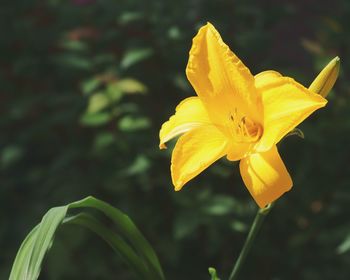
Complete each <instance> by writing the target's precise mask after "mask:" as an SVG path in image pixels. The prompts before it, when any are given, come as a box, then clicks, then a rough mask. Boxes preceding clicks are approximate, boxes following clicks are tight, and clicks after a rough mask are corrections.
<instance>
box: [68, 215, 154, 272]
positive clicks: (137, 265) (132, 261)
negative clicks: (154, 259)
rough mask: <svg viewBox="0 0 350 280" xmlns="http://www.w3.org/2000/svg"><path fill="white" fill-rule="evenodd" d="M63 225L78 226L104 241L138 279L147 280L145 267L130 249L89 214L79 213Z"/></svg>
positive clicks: (116, 235)
mask: <svg viewBox="0 0 350 280" xmlns="http://www.w3.org/2000/svg"><path fill="white" fill-rule="evenodd" d="M64 223H65V224H75V225H80V226H83V227H85V228H88V229H90V230H91V231H92V232H94V233H96V234H97V235H99V236H100V237H101V238H102V239H104V240H105V241H106V242H107V243H108V244H109V245H110V246H111V247H112V249H113V250H114V251H115V252H116V253H118V254H119V255H120V256H121V257H122V259H123V260H124V261H125V263H126V264H128V265H129V266H130V268H131V269H132V270H133V271H134V272H135V273H136V275H137V276H138V279H149V277H148V272H147V267H146V266H145V264H144V263H143V262H142V260H141V259H140V258H139V256H138V255H137V254H135V252H134V251H133V250H132V249H131V247H130V246H129V245H128V244H127V243H126V242H125V241H124V240H123V239H122V238H120V236H119V235H118V234H116V233H115V232H113V231H112V230H110V229H109V228H107V227H106V226H105V225H103V224H102V223H100V222H99V221H98V220H97V219H95V218H94V217H93V216H91V215H90V214H86V213H80V214H78V215H75V216H72V217H69V218H67V219H65V220H64Z"/></svg>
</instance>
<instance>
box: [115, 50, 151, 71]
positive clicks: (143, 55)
mask: <svg viewBox="0 0 350 280" xmlns="http://www.w3.org/2000/svg"><path fill="white" fill-rule="evenodd" d="M152 54H153V50H152V49H149V48H142V49H132V50H129V51H127V52H126V54H125V55H124V57H123V59H122V61H121V63H120V66H121V67H122V68H124V69H126V68H129V67H130V66H132V65H134V64H136V63H138V62H140V61H142V60H145V59H147V58H148V57H150V56H151V55H152Z"/></svg>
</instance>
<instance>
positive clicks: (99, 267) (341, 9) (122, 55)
mask: <svg viewBox="0 0 350 280" xmlns="http://www.w3.org/2000/svg"><path fill="white" fill-rule="evenodd" d="M207 21H210V22H212V23H213V24H214V25H215V26H216V28H217V29H218V30H219V31H220V33H221V35H222V37H223V38H224V40H225V42H227V43H228V45H229V46H230V47H231V48H232V49H233V50H234V51H235V52H236V53H237V54H238V55H239V57H240V58H241V59H242V60H243V61H244V62H245V64H246V65H247V66H248V67H249V68H250V69H251V71H252V73H254V74H256V73H258V72H260V71H262V70H268V69H274V70H277V71H279V72H281V73H283V74H284V75H289V76H292V77H294V78H295V79H297V80H298V81H299V82H301V83H303V84H304V85H306V86H307V85H309V84H310V83H311V82H312V80H313V78H314V77H315V76H316V75H317V73H318V72H319V71H320V69H322V67H323V66H324V65H325V64H326V63H327V62H328V61H329V60H330V59H331V58H333V57H334V56H336V55H338V56H340V57H341V59H342V62H341V63H342V64H341V73H340V77H339V79H338V82H337V84H336V86H335V88H334V90H333V91H332V93H331V94H330V95H329V97H328V99H329V103H328V105H327V107H326V108H325V109H322V110H320V111H318V112H316V113H315V114H314V115H313V116H312V117H311V118H309V119H308V120H307V121H306V122H304V123H303V124H302V125H301V126H300V128H302V129H303V131H304V133H305V140H302V139H300V138H298V137H290V138H287V139H286V140H285V141H284V142H283V144H282V145H281V149H280V151H281V154H282V157H283V159H284V160H285V163H286V165H287V166H288V169H289V170H290V173H291V174H292V177H293V180H294V188H293V189H292V191H291V192H289V193H288V194H286V195H285V196H283V197H282V198H281V199H280V200H278V202H277V204H276V206H275V208H274V209H273V211H272V212H271V214H270V216H269V217H268V219H267V220H266V223H265V224H264V226H263V229H262V231H261V232H260V234H259V236H258V238H257V240H256V244H255V245H254V247H253V250H252V252H251V254H250V255H249V258H248V261H247V263H246V265H245V266H244V268H243V271H242V278H241V279H248V280H249V279H261V280H264V279H273V280H278V279H282V280H284V279H287V280H289V279H310V280H314V279H315V280H318V279H332V280H333V279H350V224H349V217H350V211H349V204H350V175H349V172H350V133H349V132H350V106H349V105H350V104H349V103H350V102H349V97H350V79H349V71H350V63H349V61H350V60H349V59H350V56H349V52H350V29H349V26H350V2H349V1H347V0H343V1H340V0H339V1H317V0H304V1H301V0H300V1H286V0H285V1H278V0H264V1H258V0H256V1H252V0H250V1H249V0H237V1H224V0H219V1H209V0H178V1H161V0H148V1H142V0H127V1H123V0H115V1H108V0H96V1H93V0H91V1H88V0H71V1H68V0H66V1H63V0H48V1H34V0H13V1H2V3H1V4H0V36H1V37H0V38H1V39H0V48H1V52H0V112H1V116H0V123H1V132H0V172H1V177H0V178H1V186H0V279H7V277H8V275H9V271H10V268H11V263H12V261H13V259H14V257H15V254H16V251H17V249H18V247H19V245H20V243H21V241H22V240H23V238H24V237H25V235H26V234H27V233H28V231H29V230H30V229H31V228H32V227H33V226H34V225H35V224H36V223H38V222H39V221H40V219H41V217H42V215H43V214H44V213H45V212H46V211H47V210H48V209H49V208H50V207H53V206H57V205H62V204H65V203H67V202H71V201H73V200H77V199H81V198H83V197H85V196H87V195H94V196H96V197H98V198H101V199H104V200H106V201H107V202H109V203H111V204H112V205H113V206H116V207H119V208H120V209H122V210H123V211H125V212H127V213H128V214H129V215H130V217H131V218H132V219H133V220H134V221H135V222H136V224H137V225H139V227H140V229H141V230H142V231H143V232H144V234H145V235H146V237H147V238H148V239H149V240H150V242H151V243H152V244H153V245H154V247H155V249H156V251H157V253H158V254H159V257H160V259H161V262H162V264H163V266H164V270H165V274H166V276H167V279H170V280H172V279H173V280H175V279H176V280H178V279H194V280H197V279H198V280H201V279H209V276H208V273H207V267H209V266H214V267H216V268H217V269H218V270H219V275H220V276H221V277H222V278H223V279H227V275H228V274H229V271H230V269H231V267H232V263H233V262H234V260H235V258H236V257H237V255H238V253H239V250H240V248H241V246H242V244H243V241H244V238H245V236H246V234H247V230H248V228H249V225H250V223H251V221H252V219H253V217H254V213H255V211H256V208H257V207H256V205H255V203H254V202H253V200H252V199H251V197H250V196H249V194H248V192H247V190H246V189H245V187H244V185H243V183H242V181H241V178H240V175H239V172H238V166H237V164H233V163H230V162H228V161H226V160H221V161H219V162H218V163H216V164H214V165H213V166H212V167H210V168H209V169H208V170H207V171H206V172H204V173H203V174H202V175H200V176H199V177H197V178H196V179H195V180H193V181H192V182H191V183H189V184H188V185H186V186H185V188H184V189H183V191H181V192H177V193H175V192H174V191H173V187H172V184H171V179H170V171H169V166H170V152H171V149H168V150H167V151H159V150H158V131H159V128H160V125H161V123H162V122H164V121H165V120H166V119H167V118H168V117H169V116H170V115H171V114H172V113H173V112H174V108H175V106H176V104H177V103H178V102H179V101H180V100H182V99H184V98H186V97H188V96H191V95H194V91H193V89H192V88H191V86H190V85H189V83H188V82H187V80H186V77H185V66H186V63H187V58H188V51H189V49H190V47H191V40H192V38H193V36H194V35H195V34H196V32H197V29H198V28H199V27H200V26H202V25H203V24H205V23H206V22H207ZM145 88H147V91H145ZM170 146H171V145H170ZM40 279H50V280H53V279H121V280H122V279H133V277H132V274H130V272H129V271H128V269H127V268H126V267H125V266H124V265H123V264H122V263H120V261H119V259H118V258H117V257H116V256H115V255H114V254H113V253H112V251H111V250H110V249H109V248H108V247H107V246H106V245H105V244H104V243H103V242H102V241H100V240H97V239H96V238H95V237H94V236H92V235H91V234H90V233H87V232H86V231H83V230H78V229H76V228H74V227H70V228H66V229H64V230H62V231H60V232H59V234H58V235H57V239H56V242H55V243H54V246H53V249H52V251H51V252H50V254H49V256H48V258H47V259H46V261H45V265H44V268H43V271H42V275H41V278H40Z"/></svg>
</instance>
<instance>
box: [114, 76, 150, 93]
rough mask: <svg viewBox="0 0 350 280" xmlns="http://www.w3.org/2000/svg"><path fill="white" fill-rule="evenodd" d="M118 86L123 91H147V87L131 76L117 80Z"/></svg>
mask: <svg viewBox="0 0 350 280" xmlns="http://www.w3.org/2000/svg"><path fill="white" fill-rule="evenodd" d="M117 83H118V87H119V88H120V89H121V91H123V92H125V93H146V92H147V87H146V86H145V85H144V84H143V83H141V82H139V81H137V80H135V79H131V78H125V79H122V80H120V81H118V82H117Z"/></svg>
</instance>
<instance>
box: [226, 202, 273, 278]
mask: <svg viewBox="0 0 350 280" xmlns="http://www.w3.org/2000/svg"><path fill="white" fill-rule="evenodd" d="M272 206H273V204H269V205H267V206H266V207H265V208H262V209H259V210H258V212H257V213H256V216H255V219H254V222H253V224H252V226H251V228H250V231H249V234H248V237H247V239H246V240H245V242H244V245H243V248H242V250H241V253H240V254H239V257H238V259H237V261H236V263H235V266H234V267H233V269H232V272H231V274H230V277H229V279H228V280H237V279H238V274H239V271H240V270H241V268H242V265H243V264H244V261H245V259H246V258H247V255H248V253H249V250H250V248H251V247H252V244H253V243H254V240H255V237H256V234H257V233H258V231H259V229H260V227H261V225H262V223H263V221H264V220H265V217H266V216H267V214H268V213H269V212H270V210H271V208H272Z"/></svg>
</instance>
